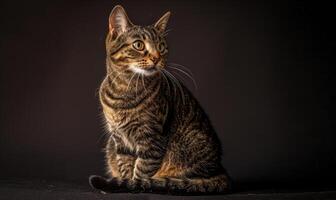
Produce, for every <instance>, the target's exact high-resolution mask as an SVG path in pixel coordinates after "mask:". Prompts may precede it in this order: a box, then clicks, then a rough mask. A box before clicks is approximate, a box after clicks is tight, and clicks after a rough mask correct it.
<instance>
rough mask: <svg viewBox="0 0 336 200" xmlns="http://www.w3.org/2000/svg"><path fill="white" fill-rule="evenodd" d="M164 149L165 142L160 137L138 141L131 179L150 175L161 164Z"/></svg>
mask: <svg viewBox="0 0 336 200" xmlns="http://www.w3.org/2000/svg"><path fill="white" fill-rule="evenodd" d="M165 149H166V148H165V142H164V139H163V138H161V137H157V138H156V139H153V138H147V139H145V140H143V141H138V144H137V151H136V155H137V159H136V161H135V164H134V171H133V179H141V178H150V177H152V176H153V175H154V174H155V173H156V172H157V171H158V170H159V168H160V166H161V163H162V159H163V156H164V154H165Z"/></svg>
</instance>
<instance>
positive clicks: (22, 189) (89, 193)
mask: <svg viewBox="0 0 336 200" xmlns="http://www.w3.org/2000/svg"><path fill="white" fill-rule="evenodd" d="M14 199H15V200H39V199H46V200H77V199H79V200H82V199H83V200H84V199H89V200H107V199H109V200H110V199H118V200H124V199H125V200H126V199H127V200H133V199H134V200H147V199H155V200H166V199H167V200H168V199H181V200H189V199H199V200H201V199H218V200H219V199H222V200H231V199H232V200H244V199H258V200H280V199H285V200H289V199H290V200H334V199H335V200H336V190H321V191H318V190H314V191H304V190H300V191H277V190H253V191H244V192H237V193H233V194H227V195H217V196H216V195H215V196H170V195H158V194H101V193H99V192H96V191H93V190H92V189H91V188H90V187H89V186H88V185H87V186H85V185H78V184H70V183H61V182H47V181H0V200H14Z"/></svg>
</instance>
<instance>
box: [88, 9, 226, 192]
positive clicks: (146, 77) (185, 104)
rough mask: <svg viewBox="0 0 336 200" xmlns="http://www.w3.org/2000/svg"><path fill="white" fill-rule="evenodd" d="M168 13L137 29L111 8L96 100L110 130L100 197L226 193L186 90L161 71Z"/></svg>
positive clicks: (210, 131) (93, 180) (210, 135)
mask: <svg viewBox="0 0 336 200" xmlns="http://www.w3.org/2000/svg"><path fill="white" fill-rule="evenodd" d="M169 17H170V12H167V13H166V14H164V15H163V16H162V17H161V18H160V19H159V20H158V21H157V22H156V23H155V24H154V25H151V26H137V25H133V24H132V23H131V21H130V20H129V18H128V16H127V14H126V12H125V10H124V9H123V8H122V7H121V6H120V5H118V6H116V7H114V9H113V10H112V12H111V14H110V17H109V32H108V35H107V38H106V52H107V57H106V66H107V75H106V77H105V79H104V80H103V82H102V84H101V86H100V90H99V96H100V102H101V105H102V110H103V113H104V116H105V120H106V126H107V129H108V137H109V138H108V142H107V145H106V149H105V151H106V163H107V171H108V175H109V177H110V178H109V179H106V178H104V177H101V176H97V175H93V176H91V177H90V184H91V186H92V187H93V188H95V189H99V190H102V191H104V192H112V193H113V192H133V193H134V192H152V193H167V194H211V193H227V192H229V191H230V188H231V181H230V178H229V176H228V175H227V173H226V170H225V169H224V168H223V167H222V165H221V144H220V141H219V139H218V137H217V135H216V133H215V131H214V128H213V127H212V125H211V123H210V121H209V119H208V117H207V115H206V114H205V112H204V111H203V109H202V108H201V106H200V104H199V103H198V101H197V100H196V99H195V97H194V96H193V95H192V94H191V92H190V91H189V90H188V89H187V88H186V87H185V86H184V85H183V84H182V83H181V82H179V81H178V80H177V79H176V78H174V77H173V76H172V74H170V73H169V72H168V71H167V70H165V66H166V59H167V54H168V46H167V43H166V40H165V34H166V32H165V29H166V26H167V23H168V19H169Z"/></svg>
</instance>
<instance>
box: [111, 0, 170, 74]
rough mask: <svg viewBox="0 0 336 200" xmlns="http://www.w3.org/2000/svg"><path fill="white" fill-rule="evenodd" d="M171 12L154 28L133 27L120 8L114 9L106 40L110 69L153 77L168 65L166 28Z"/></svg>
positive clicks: (151, 26)
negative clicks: (166, 63)
mask: <svg viewBox="0 0 336 200" xmlns="http://www.w3.org/2000/svg"><path fill="white" fill-rule="evenodd" d="M169 16H170V12H167V13H166V14H164V15H163V16H162V17H161V18H160V19H159V20H158V21H157V22H156V23H155V24H154V25H150V26H137V25H133V24H132V22H131V21H130V20H129V18H128V17H127V14H126V12H125V10H124V9H123V8H122V7H121V6H119V5H118V6H116V7H114V8H113V10H112V12H111V14H110V17H109V33H108V35H107V38H106V51H107V61H108V67H113V68H116V69H117V70H119V71H121V72H132V73H141V74H144V75H148V76H149V75H152V74H155V73H156V72H158V70H160V68H163V67H164V66H165V61H166V57H167V54H168V47H167V43H166V41H165V38H164V35H165V29H166V26H167V22H168V19H169Z"/></svg>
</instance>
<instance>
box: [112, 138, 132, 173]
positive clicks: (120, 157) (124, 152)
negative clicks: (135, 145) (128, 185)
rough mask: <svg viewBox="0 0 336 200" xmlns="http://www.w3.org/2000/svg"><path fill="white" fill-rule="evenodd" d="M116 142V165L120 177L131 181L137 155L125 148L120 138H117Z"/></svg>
mask: <svg viewBox="0 0 336 200" xmlns="http://www.w3.org/2000/svg"><path fill="white" fill-rule="evenodd" d="M114 140H115V142H116V163H117V166H118V171H119V174H120V177H121V178H128V179H131V178H132V177H133V169H134V163H135V160H136V157H135V154H134V152H132V151H130V150H129V148H127V147H126V146H125V144H124V143H123V142H122V140H121V139H120V138H119V137H117V136H115V137H114Z"/></svg>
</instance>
